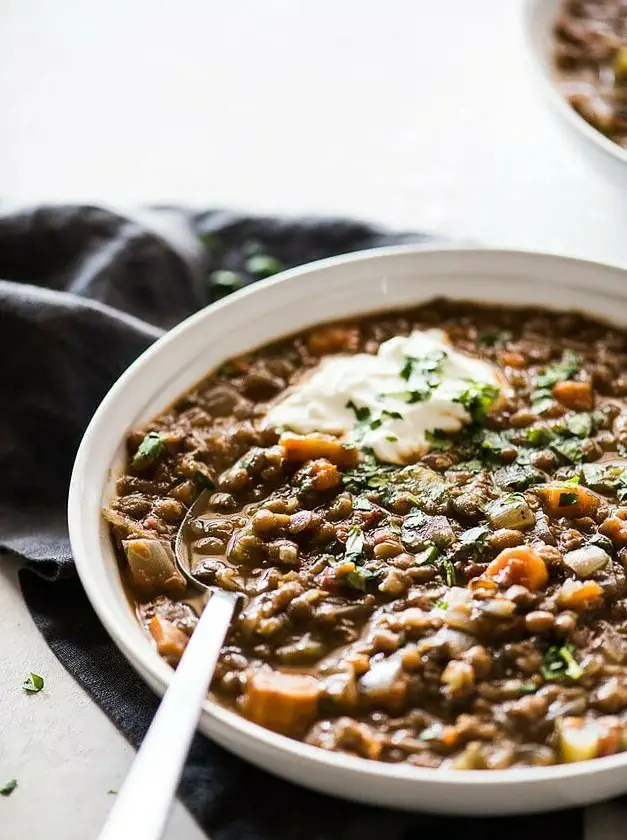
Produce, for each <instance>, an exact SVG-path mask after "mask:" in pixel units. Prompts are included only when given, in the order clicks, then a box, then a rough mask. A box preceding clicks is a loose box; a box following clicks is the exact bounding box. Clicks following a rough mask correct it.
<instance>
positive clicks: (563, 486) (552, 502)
mask: <svg viewBox="0 0 627 840" xmlns="http://www.w3.org/2000/svg"><path fill="white" fill-rule="evenodd" d="M533 492H534V493H535V494H536V495H537V496H538V498H539V499H540V501H541V502H542V507H543V508H544V509H545V511H546V512H547V513H548V514H549V516H553V517H555V518H559V517H560V516H567V517H569V518H578V517H580V516H594V514H595V513H596V510H597V508H598V507H599V497H598V496H597V495H596V494H595V493H593V492H592V491H591V490H588V488H587V487H580V486H579V485H578V484H568V483H567V482H560V483H555V484H547V485H546V486H545V487H534V488H533Z"/></svg>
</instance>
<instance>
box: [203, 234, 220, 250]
mask: <svg viewBox="0 0 627 840" xmlns="http://www.w3.org/2000/svg"><path fill="white" fill-rule="evenodd" d="M198 239H199V240H200V242H201V243H202V244H203V245H204V247H205V248H210V249H214V248H218V247H219V246H220V240H219V238H218V236H217V234H215V233H201V234H200V236H199V237H198Z"/></svg>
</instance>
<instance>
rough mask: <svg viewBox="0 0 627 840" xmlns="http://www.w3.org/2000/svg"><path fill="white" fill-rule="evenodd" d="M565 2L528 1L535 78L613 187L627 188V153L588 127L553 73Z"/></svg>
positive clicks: (528, 38)
mask: <svg viewBox="0 0 627 840" xmlns="http://www.w3.org/2000/svg"><path fill="white" fill-rule="evenodd" d="M561 5H562V0H525V5H524V18H525V20H524V26H525V37H526V41H527V46H528V48H529V52H530V54H531V57H532V63H533V66H534V70H535V76H536V79H537V80H538V82H539V84H540V87H541V89H542V92H543V94H544V99H545V101H546V102H547V104H548V106H549V107H550V109H551V111H552V112H553V113H554V114H555V115H556V116H557V117H558V118H559V120H560V122H561V125H562V126H563V127H564V129H565V130H566V131H567V132H568V135H569V137H570V138H571V139H572V140H573V141H574V143H575V145H576V146H578V148H579V150H580V152H582V153H583V154H584V155H585V156H586V157H587V158H588V159H589V160H590V161H591V162H592V163H593V164H594V165H595V166H596V167H597V168H598V169H599V171H600V172H601V173H602V174H603V175H604V177H605V178H606V179H607V180H608V181H610V182H611V183H612V184H616V185H617V186H619V187H620V188H627V149H623V148H622V147H621V146H619V145H618V144H617V143H613V142H612V141H611V140H609V139H608V138H607V137H605V136H604V135H603V134H601V132H600V131H597V129H596V128H593V127H592V126H591V125H590V124H589V123H587V122H586V121H585V120H584V119H583V117H580V116H579V114H578V113H577V112H576V111H575V110H574V108H572V107H571V105H570V104H569V103H568V102H567V101H566V99H565V98H564V97H563V96H562V94H561V92H560V90H559V88H558V85H557V76H556V73H555V70H554V69H553V58H552V54H553V44H554V41H553V24H554V23H555V19H556V17H557V13H558V10H559V8H560V6H561Z"/></svg>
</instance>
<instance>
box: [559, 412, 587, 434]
mask: <svg viewBox="0 0 627 840" xmlns="http://www.w3.org/2000/svg"><path fill="white" fill-rule="evenodd" d="M564 423H565V424H566V428H567V429H568V431H569V432H570V433H571V434H572V435H574V436H575V437H578V438H587V437H589V436H590V434H591V432H592V416H591V415H590V414H587V413H585V412H582V413H581V414H568V415H566V417H565V418H564Z"/></svg>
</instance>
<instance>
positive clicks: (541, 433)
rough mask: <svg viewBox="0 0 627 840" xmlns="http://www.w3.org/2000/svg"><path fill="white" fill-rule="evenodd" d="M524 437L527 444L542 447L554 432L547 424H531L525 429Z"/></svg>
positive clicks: (548, 441)
mask: <svg viewBox="0 0 627 840" xmlns="http://www.w3.org/2000/svg"><path fill="white" fill-rule="evenodd" d="M525 437H526V439H527V443H528V444H529V446H533V447H534V448H544V447H545V446H546V445H547V444H549V443H550V442H551V441H552V440H553V437H554V433H553V431H552V430H551V429H549V428H548V427H547V426H531V428H529V429H525Z"/></svg>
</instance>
